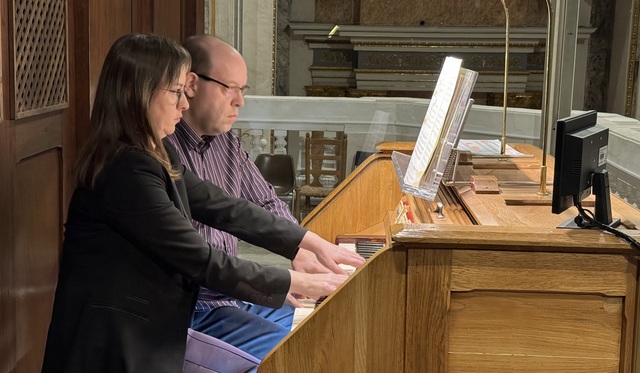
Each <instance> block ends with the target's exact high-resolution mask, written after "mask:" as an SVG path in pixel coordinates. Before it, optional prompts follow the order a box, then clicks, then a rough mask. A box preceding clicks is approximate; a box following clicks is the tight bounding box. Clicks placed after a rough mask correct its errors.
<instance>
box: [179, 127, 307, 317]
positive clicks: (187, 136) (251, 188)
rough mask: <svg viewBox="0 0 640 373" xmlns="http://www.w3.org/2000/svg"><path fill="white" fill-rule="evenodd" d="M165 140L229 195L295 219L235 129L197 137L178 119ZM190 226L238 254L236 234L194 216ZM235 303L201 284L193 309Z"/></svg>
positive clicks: (192, 167) (191, 166) (193, 168)
mask: <svg viewBox="0 0 640 373" xmlns="http://www.w3.org/2000/svg"><path fill="white" fill-rule="evenodd" d="M167 140H169V142H171V143H172V144H173V145H174V146H175V148H176V149H177V151H178V154H179V155H180V160H181V161H182V163H183V164H184V165H185V166H186V167H187V168H188V169H190V170H191V171H193V172H195V173H196V174H197V175H198V176H199V177H200V178H201V179H208V180H210V181H211V182H213V183H214V184H216V185H218V186H219V187H221V188H222V189H224V190H225V191H226V192H227V193H229V194H230V195H232V196H235V197H241V198H244V199H247V200H249V201H251V202H253V203H255V204H257V205H258V206H261V207H263V208H265V209H267V210H268V211H271V212H272V213H273V214H275V215H278V216H281V217H283V218H285V219H288V220H291V221H293V222H296V223H297V220H296V219H295V218H294V217H293V215H292V214H291V212H290V211H289V206H287V204H286V203H284V202H283V201H281V200H280V199H278V197H277V196H276V193H275V191H274V189H273V187H272V186H271V185H270V184H269V183H267V182H266V181H265V180H264V178H263V177H262V174H260V171H259V170H258V168H257V167H256V166H255V165H254V164H253V162H252V161H251V159H250V158H249V154H247V152H245V151H244V149H242V146H241V145H240V140H239V139H238V136H236V135H235V134H234V133H232V132H227V133H224V134H221V135H217V136H202V137H200V136H198V134H197V133H196V132H195V131H194V130H193V129H192V128H191V127H190V126H189V125H188V124H187V123H186V122H185V121H184V120H181V121H180V123H178V125H177V126H176V131H175V133H174V134H173V135H170V136H168V137H167ZM193 226H194V227H195V228H196V229H197V230H198V232H200V234H201V235H202V237H204V239H205V240H206V241H207V242H209V243H210V244H211V246H212V247H213V248H214V249H218V250H224V252H226V253H227V254H229V255H231V256H236V255H237V251H238V239H237V238H236V237H234V236H232V235H230V234H229V233H226V232H222V231H219V230H217V229H214V228H211V227H209V226H207V225H204V224H202V223H200V222H197V221H195V220H193ZM235 305H236V301H235V299H233V298H230V297H228V296H226V295H223V294H220V293H217V292H214V291H212V290H209V289H206V288H201V290H200V295H199V297H198V302H197V304H196V308H195V310H196V311H207V310H209V309H214V308H218V307H222V306H235Z"/></svg>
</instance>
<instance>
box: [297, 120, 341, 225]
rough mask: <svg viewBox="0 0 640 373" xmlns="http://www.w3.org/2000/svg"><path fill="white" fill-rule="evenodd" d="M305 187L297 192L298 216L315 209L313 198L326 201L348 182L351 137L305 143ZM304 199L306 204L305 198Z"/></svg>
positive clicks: (322, 138) (308, 138) (318, 139)
mask: <svg viewBox="0 0 640 373" xmlns="http://www.w3.org/2000/svg"><path fill="white" fill-rule="evenodd" d="M304 163H305V168H304V180H305V182H304V185H302V186H301V187H300V188H298V190H297V191H296V196H295V204H294V216H295V217H296V218H297V219H298V220H299V221H302V218H303V216H302V214H303V213H309V212H310V211H311V209H312V206H311V198H324V197H326V196H328V195H329V193H331V191H332V190H333V189H334V188H335V187H336V186H338V184H340V183H341V182H342V180H344V178H345V175H346V166H347V135H346V134H345V135H344V137H343V138H342V139H331V138H326V137H313V136H310V135H309V134H308V133H307V136H306V138H305V141H304ZM303 198H304V204H302V202H301V201H302V199H303Z"/></svg>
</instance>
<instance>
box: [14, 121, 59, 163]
mask: <svg viewBox="0 0 640 373" xmlns="http://www.w3.org/2000/svg"><path fill="white" fill-rule="evenodd" d="M62 119H63V118H61V116H60V113H54V114H49V115H47V116H39V117H37V118H33V119H32V120H30V121H28V122H24V123H22V124H19V125H16V128H15V134H16V156H15V159H16V162H19V161H21V160H23V159H25V158H28V157H31V156H33V155H34V154H38V153H42V152H44V151H46V150H49V149H52V148H61V147H62V123H64V121H63V120H62Z"/></svg>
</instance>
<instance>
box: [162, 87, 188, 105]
mask: <svg viewBox="0 0 640 373" xmlns="http://www.w3.org/2000/svg"><path fill="white" fill-rule="evenodd" d="M162 89H164V90H165V91H167V92H170V93H173V94H174V95H176V105H178V104H179V103H180V100H182V95H184V88H183V89H167V88H162Z"/></svg>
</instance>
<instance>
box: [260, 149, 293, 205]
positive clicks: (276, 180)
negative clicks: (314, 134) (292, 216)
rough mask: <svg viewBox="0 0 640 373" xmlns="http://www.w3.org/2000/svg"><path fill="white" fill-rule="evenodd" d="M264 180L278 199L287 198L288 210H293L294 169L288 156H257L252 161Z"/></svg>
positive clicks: (291, 159) (291, 158)
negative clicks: (273, 190) (271, 186)
mask: <svg viewBox="0 0 640 373" xmlns="http://www.w3.org/2000/svg"><path fill="white" fill-rule="evenodd" d="M254 163H255V165H256V167H258V170H260V173H261V174H262V176H263V177H264V179H265V180H266V181H267V182H268V183H269V184H271V185H273V188H274V189H275V191H276V195H278V197H288V203H289V209H291V210H293V208H292V207H293V201H294V199H295V190H296V168H295V165H294V162H293V157H292V156H291V155H289V154H258V156H257V157H256V160H255V161H254Z"/></svg>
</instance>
